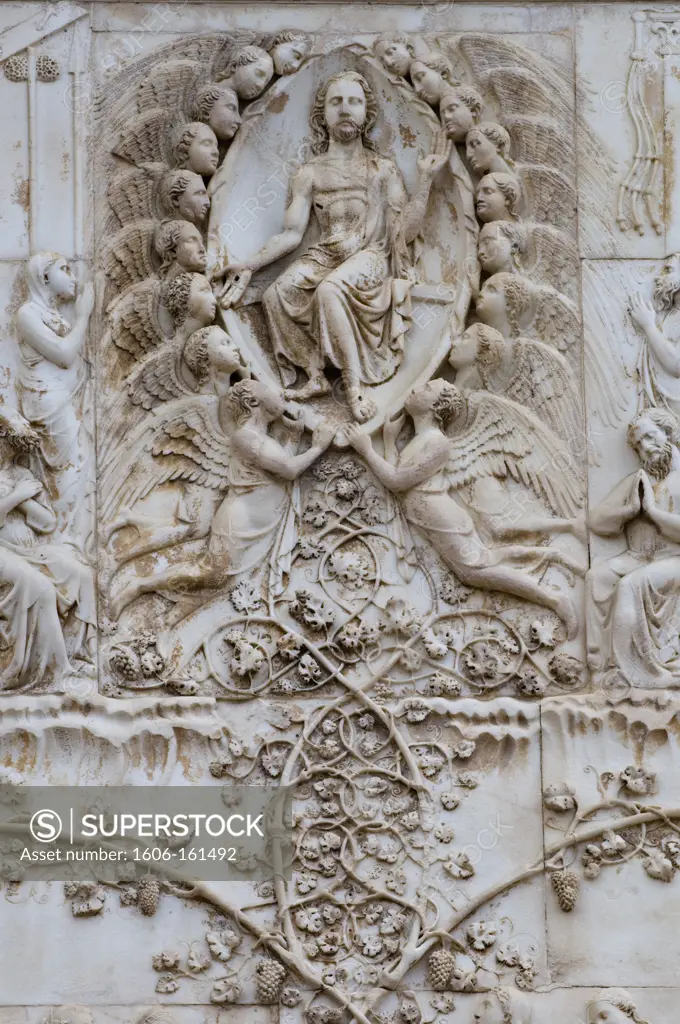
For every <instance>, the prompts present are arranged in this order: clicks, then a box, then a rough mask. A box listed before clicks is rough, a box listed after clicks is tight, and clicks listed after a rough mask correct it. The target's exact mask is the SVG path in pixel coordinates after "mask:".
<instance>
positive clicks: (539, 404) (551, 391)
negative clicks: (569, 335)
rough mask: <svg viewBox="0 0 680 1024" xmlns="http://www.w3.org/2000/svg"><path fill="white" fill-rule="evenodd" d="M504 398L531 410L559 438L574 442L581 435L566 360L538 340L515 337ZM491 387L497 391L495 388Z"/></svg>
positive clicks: (570, 376)
mask: <svg viewBox="0 0 680 1024" xmlns="http://www.w3.org/2000/svg"><path fill="white" fill-rule="evenodd" d="M514 357H515V358H514V364H513V368H512V373H511V376H510V378H509V380H508V384H507V387H506V389H505V391H504V394H505V396H506V398H510V399H512V400H513V401H514V402H517V404H518V405H521V406H523V407H524V408H526V409H530V410H531V411H532V412H534V413H535V414H536V415H537V416H538V418H539V419H540V420H541V421H542V422H543V423H545V424H546V425H547V426H548V427H549V428H550V429H551V430H552V431H553V433H555V434H556V435H557V436H558V437H559V438H561V439H562V440H563V441H566V442H567V443H568V444H569V445H574V444H575V443H576V442H577V441H578V439H579V438H580V437H581V436H582V434H583V423H582V422H581V415H580V402H579V397H578V393H577V391H576V386H575V383H574V376H573V374H572V372H571V369H570V367H569V364H568V363H567V361H566V359H564V357H563V356H561V355H560V354H559V352H556V351H555V350H554V349H552V348H550V347H549V346H548V345H544V344H543V343H542V342H540V341H532V340H531V339H529V338H519V339H518V340H517V341H516V342H515V343H514ZM492 390H494V391H497V389H496V388H492Z"/></svg>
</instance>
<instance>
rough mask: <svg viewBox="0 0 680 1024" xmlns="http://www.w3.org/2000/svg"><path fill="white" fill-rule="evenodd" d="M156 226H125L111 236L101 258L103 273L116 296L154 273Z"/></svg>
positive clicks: (146, 222)
mask: <svg viewBox="0 0 680 1024" xmlns="http://www.w3.org/2000/svg"><path fill="white" fill-rule="evenodd" d="M155 228H156V223H155V221H153V220H143V221H140V222H138V223H135V224H127V225H126V226H125V227H124V228H121V230H120V231H118V232H116V234H115V235H114V236H113V238H112V239H111V241H110V242H109V244H108V245H107V247H106V249H105V250H104V253H103V256H102V263H103V265H104V271H105V273H106V276H107V277H108V279H109V281H110V282H111V283H112V284H113V285H114V286H115V288H116V291H117V292H122V291H124V290H125V289H126V288H129V287H130V285H133V284H138V283H139V282H140V281H144V280H146V278H147V277H152V276H153V275H154V274H155V273H156V266H155V260H154V250H153V237H154V230H155Z"/></svg>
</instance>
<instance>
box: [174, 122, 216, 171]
mask: <svg viewBox="0 0 680 1024" xmlns="http://www.w3.org/2000/svg"><path fill="white" fill-rule="evenodd" d="M173 154H174V157H175V160H176V161H177V166H178V167H182V168H186V169H187V170H189V171H193V172H194V174H200V175H201V176H202V177H204V178H209V177H211V175H213V174H214V173H215V171H216V170H217V165H218V163H219V162H220V150H219V146H218V144H217V136H216V135H215V132H214V131H213V130H212V128H211V127H210V126H209V125H207V124H204V123H203V122H202V121H191V122H189V124H184V125H182V127H181V128H180V130H179V132H178V133H177V138H176V139H175V144H174V146H173Z"/></svg>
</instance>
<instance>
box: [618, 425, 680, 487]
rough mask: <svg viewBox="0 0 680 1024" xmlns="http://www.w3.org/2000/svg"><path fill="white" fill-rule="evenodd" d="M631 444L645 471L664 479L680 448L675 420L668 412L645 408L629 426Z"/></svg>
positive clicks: (629, 441) (679, 438)
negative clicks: (674, 455) (676, 451)
mask: <svg viewBox="0 0 680 1024" xmlns="http://www.w3.org/2000/svg"><path fill="white" fill-rule="evenodd" d="M628 444H629V445H630V446H631V448H632V449H633V451H634V452H635V454H636V455H637V457H638V458H639V460H640V462H641V464H642V468H643V469H644V470H645V472H647V473H649V475H650V476H652V477H654V479H656V480H664V479H665V478H666V477H667V476H668V474H669V473H670V471H671V468H672V465H673V451H674V449H675V450H677V448H678V446H679V445H680V436H679V432H678V424H677V421H676V419H675V417H674V416H673V414H672V413H670V412H666V410H665V409H645V410H644V412H641V413H639V415H637V416H636V417H635V419H634V420H633V421H632V422H631V424H630V425H629V427H628Z"/></svg>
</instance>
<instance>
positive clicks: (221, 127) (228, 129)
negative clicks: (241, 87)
mask: <svg viewBox="0 0 680 1024" xmlns="http://www.w3.org/2000/svg"><path fill="white" fill-rule="evenodd" d="M208 124H209V125H210V127H211V128H212V130H213V131H214V133H215V135H216V136H217V138H218V139H222V141H223V142H228V141H229V139H233V137H234V136H235V135H236V132H237V131H238V129H239V127H240V125H241V115H240V114H239V112H238V96H237V95H236V93H235V92H234V90H233V89H229V88H227V87H226V86H225V87H224V88H223V89H220V95H219V96H218V97H217V99H216V100H215V102H214V103H213V105H212V110H211V111H210V116H209V117H208Z"/></svg>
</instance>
